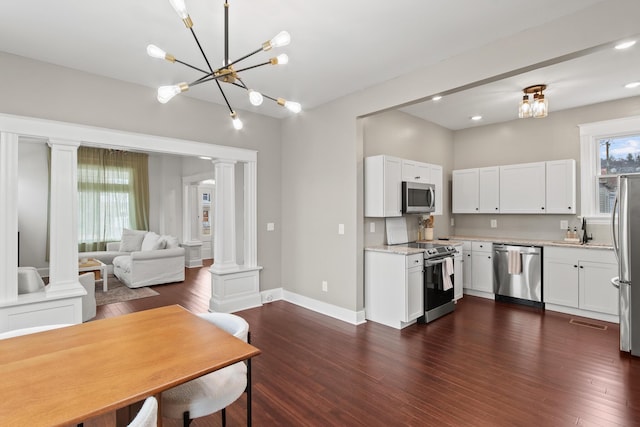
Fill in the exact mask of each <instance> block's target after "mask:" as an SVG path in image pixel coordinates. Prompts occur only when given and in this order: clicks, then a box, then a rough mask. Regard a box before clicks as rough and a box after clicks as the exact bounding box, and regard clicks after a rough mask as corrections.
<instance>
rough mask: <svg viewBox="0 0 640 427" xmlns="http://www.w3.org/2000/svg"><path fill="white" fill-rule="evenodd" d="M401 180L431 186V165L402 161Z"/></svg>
mask: <svg viewBox="0 0 640 427" xmlns="http://www.w3.org/2000/svg"><path fill="white" fill-rule="evenodd" d="M402 180H403V181H413V182H422V183H425V184H433V183H432V182H431V165H429V164H427V163H420V162H415V161H413V160H404V159H403V160H402Z"/></svg>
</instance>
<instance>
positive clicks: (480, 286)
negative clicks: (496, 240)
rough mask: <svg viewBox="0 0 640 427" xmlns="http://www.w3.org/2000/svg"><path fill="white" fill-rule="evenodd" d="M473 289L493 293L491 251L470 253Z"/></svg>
mask: <svg viewBox="0 0 640 427" xmlns="http://www.w3.org/2000/svg"><path fill="white" fill-rule="evenodd" d="M471 274H472V275H473V289H475V290H476V291H483V292H491V293H493V256H492V254H491V252H477V251H473V252H472V253H471Z"/></svg>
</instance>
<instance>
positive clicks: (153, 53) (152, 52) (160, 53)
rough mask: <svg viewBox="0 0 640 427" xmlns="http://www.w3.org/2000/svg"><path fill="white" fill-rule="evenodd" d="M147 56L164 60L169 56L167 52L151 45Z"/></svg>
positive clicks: (148, 47)
mask: <svg viewBox="0 0 640 427" xmlns="http://www.w3.org/2000/svg"><path fill="white" fill-rule="evenodd" d="M147 55H149V56H150V57H152V58H158V59H164V57H165V56H166V55H167V52H165V51H164V50H162V49H160V48H159V47H158V46H156V45H155V44H150V45H149V46H147Z"/></svg>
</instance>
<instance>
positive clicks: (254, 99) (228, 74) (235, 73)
mask: <svg viewBox="0 0 640 427" xmlns="http://www.w3.org/2000/svg"><path fill="white" fill-rule="evenodd" d="M169 3H171V6H173V8H174V10H175V11H176V13H177V14H178V16H179V17H180V19H182V22H184V25H185V26H186V27H187V28H188V29H189V30H190V31H191V34H192V35H193V38H194V40H195V42H196V44H197V45H198V49H200V53H202V56H203V58H204V61H205V62H206V64H207V68H206V69H202V68H199V67H196V66H193V65H191V64H187V63H186V62H183V61H180V60H178V59H176V57H174V56H173V55H171V54H168V53H166V52H165V51H164V50H162V49H160V48H159V47H157V46H155V45H152V44H150V45H149V46H147V54H148V55H149V56H151V57H152V58H158V59H166V60H167V61H169V62H173V63H175V62H178V63H180V64H182V65H185V66H187V67H189V68H191V69H194V70H196V71H199V72H201V73H202V76H201V77H200V78H199V79H197V80H194V81H193V82H191V83H186V82H182V83H178V84H175V85H171V86H162V87H160V88H158V101H159V102H161V103H163V104H165V103H167V102H169V101H170V100H171V98H173V97H174V96H176V95H177V94H179V93H181V92H184V91H186V90H189V88H190V87H192V86H196V85H199V84H202V83H207V82H210V81H214V82H215V83H216V85H217V86H218V89H219V90H220V93H221V94H222V97H223V98H224V102H225V103H226V104H227V107H228V108H229V112H230V116H231V120H232V123H233V127H234V128H236V129H242V121H241V120H240V118H239V117H238V114H237V113H236V112H235V111H234V110H233V108H231V105H230V104H229V100H228V99H227V96H226V95H225V93H224V90H223V89H222V85H221V84H220V83H221V82H222V83H228V84H231V85H234V86H237V87H239V88H242V89H244V90H246V91H247V93H248V95H249V102H251V104H252V105H255V106H258V105H260V104H262V101H263V100H264V98H267V99H270V100H271V101H274V102H275V103H277V104H278V105H280V106H282V107H285V108H287V109H288V110H289V111H292V112H294V113H299V112H300V110H301V109H302V108H301V107H300V104H299V103H297V102H293V101H287V100H286V99H283V98H273V97H271V96H268V95H265V94H263V93H260V92H258V91H256V90H254V89H252V88H249V87H248V86H247V85H246V84H245V83H244V81H243V79H242V78H241V77H240V73H241V72H243V71H247V70H251V69H253V68H258V67H262V66H264V65H284V64H286V63H287V62H289V57H288V56H287V55H286V54H284V53H282V54H280V55H278V56H276V57H274V58H271V59H269V60H268V61H265V62H261V63H259V64H255V65H250V66H246V67H243V68H239V69H237V68H236V67H237V65H238V64H239V63H240V62H242V61H244V60H245V59H247V58H249V57H251V56H253V55H255V54H257V53H259V52H263V51H268V50H270V49H271V48H274V47H281V46H286V45H288V44H289V42H290V41H291V36H289V33H288V32H286V31H282V32H280V33H279V34H278V35H276V36H275V37H274V38H272V39H271V40H269V41H266V42H264V43H262V46H261V47H260V48H258V49H256V50H254V51H253V52H250V53H248V54H247V55H244V56H241V57H239V58H238V59H235V60H233V61H230V60H229V3H228V2H227V1H226V0H225V2H224V60H223V61H222V63H223V65H222V67H221V68H216V69H214V68H212V67H211V64H210V62H209V59H208V58H207V55H206V54H205V53H204V50H203V49H202V46H201V45H200V41H199V40H198V37H197V36H196V33H195V31H194V30H193V21H192V20H191V17H190V16H189V14H188V13H187V8H186V5H185V2H184V0H169Z"/></svg>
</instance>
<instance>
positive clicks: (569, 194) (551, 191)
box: [545, 159, 576, 214]
mask: <svg viewBox="0 0 640 427" xmlns="http://www.w3.org/2000/svg"><path fill="white" fill-rule="evenodd" d="M546 181H547V182H546V187H547V188H546V209H545V211H546V213H548V214H575V213H576V161H575V160H574V159H568V160H554V161H549V162H546Z"/></svg>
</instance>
